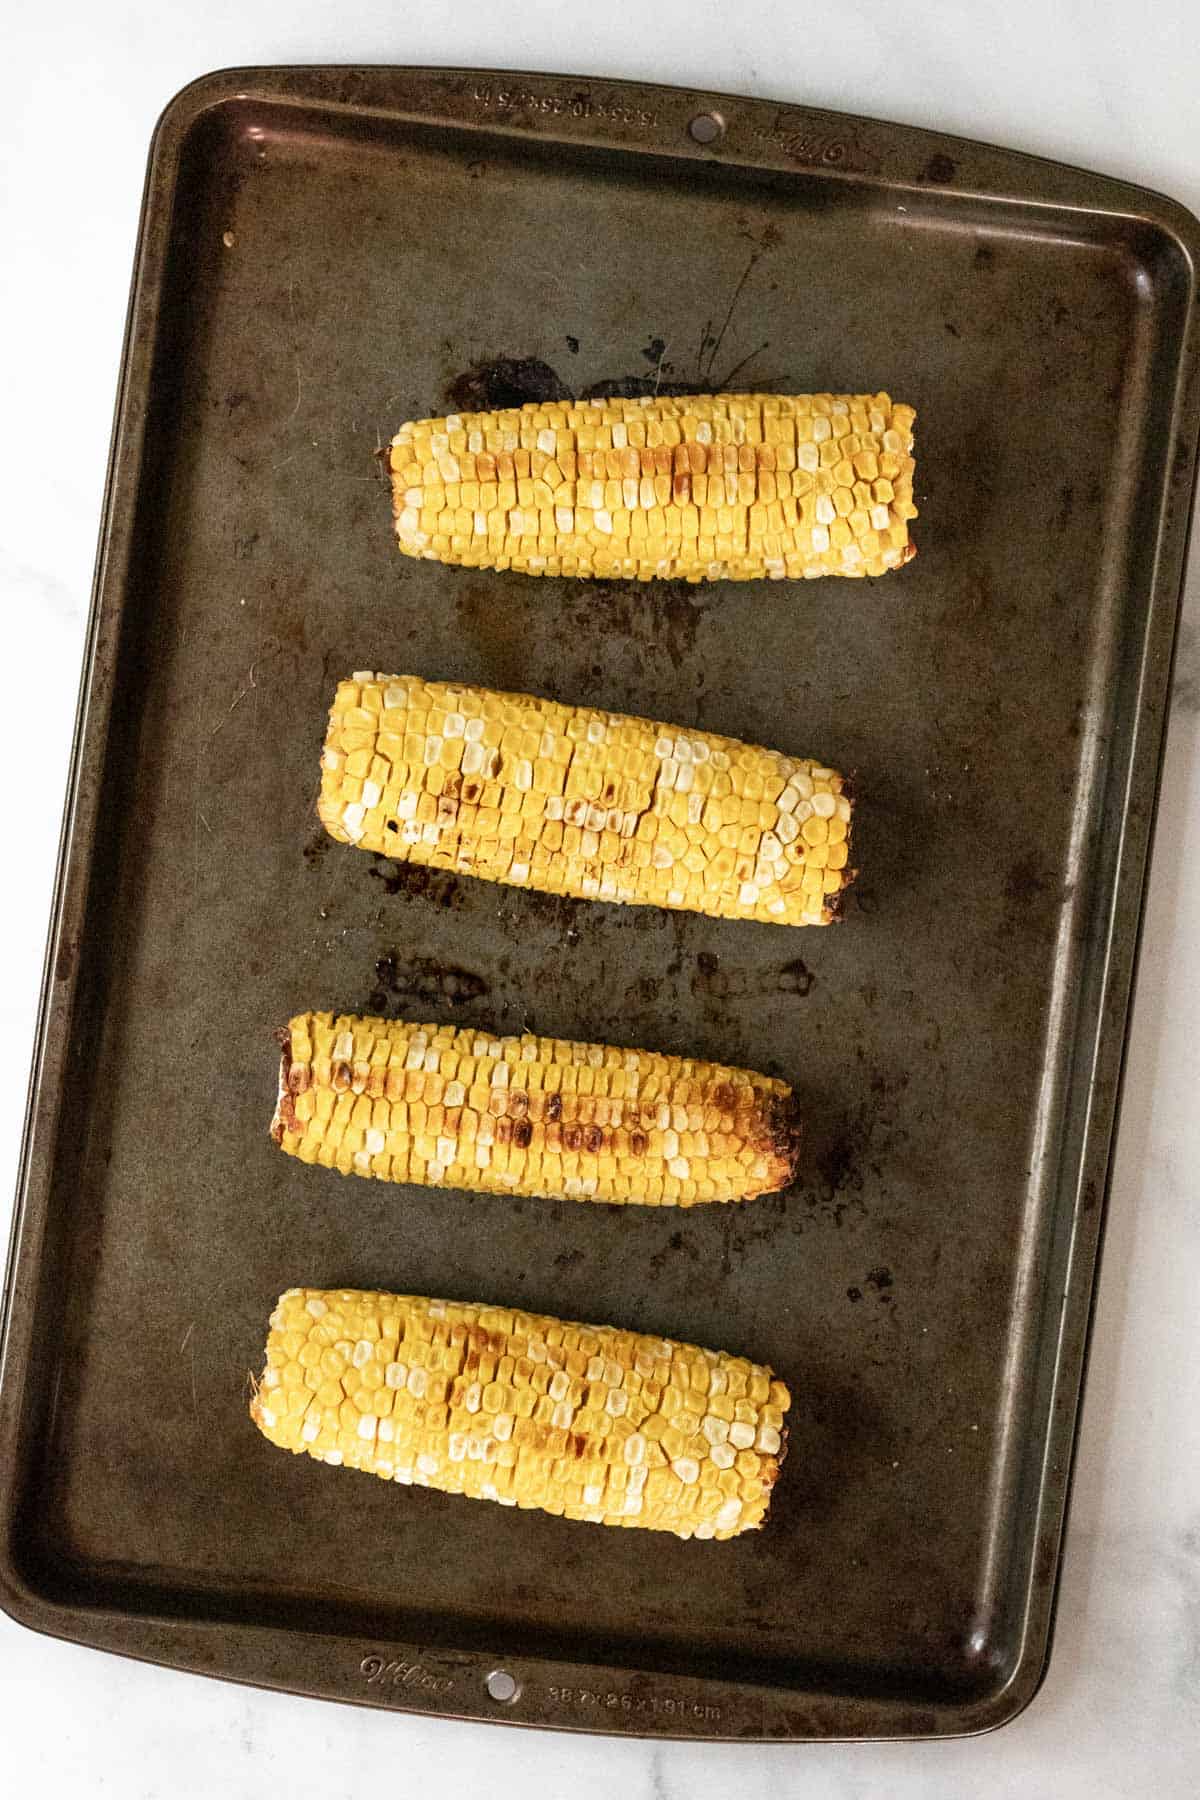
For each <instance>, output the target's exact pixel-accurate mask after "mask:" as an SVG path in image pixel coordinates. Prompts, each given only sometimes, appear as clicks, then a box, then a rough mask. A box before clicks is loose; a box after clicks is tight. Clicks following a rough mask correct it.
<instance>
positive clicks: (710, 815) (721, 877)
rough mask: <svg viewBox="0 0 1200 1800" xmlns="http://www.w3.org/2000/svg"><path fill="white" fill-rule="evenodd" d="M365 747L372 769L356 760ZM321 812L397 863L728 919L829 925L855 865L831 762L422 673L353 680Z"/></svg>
mask: <svg viewBox="0 0 1200 1800" xmlns="http://www.w3.org/2000/svg"><path fill="white" fill-rule="evenodd" d="M447 750H450V751H452V752H453V760H454V766H452V767H450V766H447V764H446V760H445V755H444V753H445V752H446V751H447ZM357 751H361V752H363V753H364V754H365V755H366V756H367V758H368V760H369V764H370V767H371V768H373V769H374V770H375V771H376V773H375V775H374V776H373V777H371V778H368V780H367V781H363V780H361V779H359V778H358V777H353V776H349V775H348V774H347V772H346V770H347V761H348V758H349V756H350V755H352V754H354V753H355V752H357ZM317 811H318V814H319V816H320V818H321V820H322V822H323V823H324V825H325V827H326V829H327V830H328V831H329V832H330V833H331V835H332V836H333V837H335V838H337V839H338V840H339V842H341V843H351V844H357V845H358V846H359V848H360V849H363V850H370V851H373V852H374V853H376V854H378V855H383V856H389V857H393V858H394V859H395V860H396V861H398V862H405V861H407V862H414V863H419V864H422V865H424V866H426V867H431V868H435V869H447V870H451V871H454V872H455V873H458V874H463V875H474V876H478V877H480V878H481V879H483V880H487V881H503V882H507V883H510V884H512V885H514V886H517V887H533V888H540V889H542V890H543V891H544V892H546V893H551V894H568V895H572V896H574V897H575V898H581V899H598V900H616V901H626V902H628V903H630V904H634V905H651V906H666V907H679V908H683V909H685V910H687V911H691V912H702V913H707V914H709V915H710V916H711V917H713V918H730V919H759V920H762V921H764V922H766V923H768V924H779V925H825V924H828V923H829V921H830V920H831V919H833V918H834V917H835V916H836V914H837V910H838V906H839V903H840V898H841V893H842V890H843V889H844V888H846V887H848V886H849V885H850V882H851V881H852V880H853V879H854V874H855V871H854V869H853V868H852V867H851V865H850V860H849V858H850V851H849V848H848V840H849V835H850V814H851V800H850V794H849V791H848V788H847V784H846V782H845V780H844V779H843V777H842V776H841V775H839V774H837V773H836V772H835V771H834V770H832V769H828V768H825V767H823V766H822V765H820V764H818V763H814V762H808V761H803V760H799V759H796V758H794V757H789V756H783V755H781V754H780V753H779V752H778V751H775V750H762V749H758V748H755V747H753V746H751V745H748V744H741V743H738V742H737V741H736V740H735V739H733V738H722V737H716V736H714V735H713V734H712V733H710V732H705V731H695V730H690V729H687V728H685V727H683V726H679V725H665V724H661V723H658V722H656V721H654V720H650V719H636V718H628V717H626V716H624V715H623V714H620V713H604V712H598V711H595V710H593V709H591V708H586V707H572V706H564V705H561V704H559V703H558V702H556V701H552V700H541V699H535V698H534V697H533V696H531V695H527V694H497V693H491V692H490V691H488V690H487V689H484V688H469V687H461V686H458V685H456V684H452V683H447V682H432V681H423V680H421V679H420V678H419V677H418V676H415V675H394V676H388V675H375V674H371V673H361V672H360V673H358V674H356V675H354V676H353V677H352V678H351V679H350V680H348V681H343V682H341V683H340V684H339V686H338V690H337V693H336V695H335V697H334V702H333V707H332V709H331V711H330V716H329V726H328V730H327V732H326V738H325V751H324V755H323V757H322V778H321V793H320V798H319V800H318V802H317ZM835 820H836V821H837V823H838V835H837V836H836V838H835V836H834V832H833V830H832V826H833V823H834V821H835ZM843 827H844V829H843ZM831 843H836V844H837V845H838V846H840V848H841V849H842V850H844V851H845V855H844V856H842V857H841V858H840V859H835V858H834V857H833V856H832V855H831V854H830V852H829V845H830V844H831ZM818 846H819V849H818ZM830 870H833V871H835V872H837V874H838V879H837V881H836V882H826V881H825V880H824V879H822V878H821V877H823V875H824V874H827V873H828V871H830ZM810 877H811V878H813V879H809V878H810Z"/></svg>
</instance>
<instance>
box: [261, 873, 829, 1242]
mask: <svg viewBox="0 0 1200 1800" xmlns="http://www.w3.org/2000/svg"><path fill="white" fill-rule="evenodd" d="M814 877H815V879H816V881H817V884H818V886H817V889H816V892H817V894H818V895H819V894H820V892H821V884H822V881H823V876H822V872H821V871H814ZM280 1036H281V1039H282V1041H283V1045H284V1048H283V1057H282V1061H281V1064H280V1074H279V1097H278V1100H277V1102H276V1107H275V1116H274V1118H273V1120H272V1122H271V1135H272V1137H273V1138H274V1140H275V1142H276V1143H277V1144H278V1145H279V1146H280V1148H281V1149H282V1150H284V1151H286V1152H287V1154H288V1155H289V1156H295V1157H297V1158H299V1159H300V1161H302V1162H313V1161H316V1160H321V1159H320V1156H319V1152H320V1151H321V1150H322V1149H323V1148H324V1147H325V1145H326V1144H327V1143H328V1142H329V1136H328V1128H327V1125H326V1123H325V1120H324V1119H323V1118H322V1117H321V1113H322V1111H325V1112H328V1111H329V1110H330V1107H331V1106H332V1105H333V1104H334V1102H335V1101H336V1104H337V1105H338V1106H344V1108H345V1115H346V1116H345V1122H344V1125H343V1127H342V1130H341V1133H340V1136H339V1138H338V1142H337V1160H336V1166H337V1167H338V1168H339V1169H341V1170H342V1171H343V1172H344V1173H348V1174H356V1175H367V1176H373V1177H374V1178H376V1179H377V1180H382V1181H400V1182H419V1183H421V1184H422V1185H426V1186H449V1187H456V1188H463V1189H467V1190H469V1191H475V1192H493V1193H509V1194H530V1195H538V1196H542V1197H545V1198H549V1199H567V1200H600V1201H605V1202H607V1203H609V1204H612V1203H616V1204H630V1205H636V1204H641V1205H649V1206H661V1205H680V1206H692V1205H695V1204H697V1203H699V1202H705V1201H732V1200H749V1199H753V1198H755V1197H756V1196H757V1195H759V1194H766V1193H773V1192H775V1191H777V1190H778V1189H780V1188H783V1187H786V1186H787V1185H788V1183H789V1182H790V1181H791V1180H792V1179H793V1177H794V1175H795V1171H796V1164H797V1159H798V1154H799V1141H800V1126H799V1120H798V1116H797V1112H796V1105H795V1098H794V1096H793V1094H792V1091H791V1089H790V1088H788V1087H787V1086H786V1085H785V1084H784V1083H783V1082H782V1081H776V1080H774V1079H772V1078H771V1077H769V1076H766V1075H757V1074H755V1073H753V1072H752V1071H750V1070H745V1069H733V1068H727V1067H725V1066H724V1065H723V1064H719V1063H705V1062H696V1061H693V1060H690V1059H689V1060H685V1059H683V1058H680V1057H677V1056H664V1055H659V1054H657V1053H655V1052H651V1051H646V1050H619V1049H615V1048H612V1047H610V1046H607V1045H602V1044H581V1043H571V1042H568V1041H567V1040H565V1039H562V1038H538V1037H533V1036H529V1035H527V1036H524V1037H519V1038H518V1037H507V1038H505V1037H492V1036H491V1035H490V1034H489V1033H487V1032H479V1031H474V1030H456V1029H455V1028H454V1027H453V1026H449V1025H413V1024H407V1023H404V1022H403V1021H400V1020H395V1019H371V1018H354V1017H346V1016H343V1017H336V1018H335V1017H334V1015H333V1014H331V1013H301V1014H299V1015H298V1016H297V1017H296V1018H294V1019H292V1020H290V1021H289V1023H288V1027H287V1030H286V1031H285V1032H282V1033H281V1034H280ZM398 1070H404V1071H405V1077H404V1093H403V1095H401V1093H400V1092H399V1087H400V1082H399V1079H398V1077H397V1075H396V1072H397V1071H398ZM468 1070H469V1077H470V1079H469V1083H468V1080H467V1079H466V1078H465V1074H464V1072H465V1071H468ZM410 1083H412V1084H414V1087H413V1088H412V1089H410V1087H409V1084H410ZM416 1083H419V1084H420V1092H421V1094H422V1095H423V1098H420V1099H418V1098H415V1084H416ZM618 1090H619V1091H618ZM323 1096H326V1097H327V1099H328V1104H327V1105H325V1106H324V1107H323V1106H322V1097H323ZM710 1119H711V1120H712V1125H711V1127H709V1129H711V1130H712V1132H713V1135H714V1137H717V1136H719V1138H720V1150H719V1152H718V1151H717V1150H716V1149H714V1147H713V1146H712V1145H711V1144H710V1143H709V1141H708V1137H707V1135H706V1131H705V1130H702V1129H701V1128H702V1126H704V1124H705V1121H707V1120H710ZM664 1121H665V1123H664Z"/></svg>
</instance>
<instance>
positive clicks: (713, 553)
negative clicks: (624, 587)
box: [389, 393, 916, 581]
mask: <svg viewBox="0 0 1200 1800" xmlns="http://www.w3.org/2000/svg"><path fill="white" fill-rule="evenodd" d="M914 419H915V414H914V412H913V409H912V407H910V406H901V405H895V404H893V402H892V400H891V398H890V396H889V395H888V394H884V393H880V394H810V395H784V396H781V395H770V394H718V395H716V396H712V397H709V396H698V395H686V394H685V395H682V396H679V397H674V396H672V397H665V396H662V395H649V396H645V397H642V398H640V399H632V400H609V401H606V402H604V405H603V407H600V406H590V407H589V406H583V407H578V406H575V405H574V404H573V403H571V402H568V401H563V402H559V401H547V402H545V403H539V404H536V405H530V406H525V407H522V408H520V409H518V410H513V411H508V412H504V413H497V412H481V413H456V414H450V415H448V416H447V417H445V418H440V419H420V420H415V421H412V422H410V423H409V424H406V425H402V426H401V427H400V430H399V431H398V432H397V434H396V436H395V437H394V438H393V440H392V445H391V451H390V459H389V461H390V468H391V479H392V500H393V511H394V516H395V525H396V536H397V539H398V541H399V544H400V548H401V549H402V550H403V551H404V552H405V554H406V555H409V556H417V557H425V558H435V559H438V560H441V561H443V562H455V563H461V564H463V565H464V566H465V567H467V568H504V569H509V568H511V569H517V570H520V571H523V572H524V573H526V574H530V575H545V574H559V573H561V574H568V573H569V574H572V575H576V576H585V577H586V576H593V575H604V576H606V577H617V578H624V579H628V580H638V581H649V580H653V579H654V578H656V577H665V578H667V579H672V580H680V579H682V580H685V581H713V580H730V581H749V580H755V579H759V578H762V577H766V578H768V579H775V580H783V579H786V578H789V577H794V576H797V575H810V576H811V575H844V576H863V575H882V574H883V573H884V572H885V570H887V569H889V568H897V567H899V566H900V565H901V564H902V563H905V562H907V561H909V559H910V558H911V557H913V556H914V555H915V554H916V547H915V545H914V544H913V543H912V541H911V539H910V537H909V535H908V528H907V522H908V520H910V519H912V518H915V517H916V508H915V506H914V505H913V503H912V475H913V459H912V455H911V451H912V443H913V437H912V427H913V422H914ZM852 430H853V435H850V434H851V431H852ZM526 438H527V439H528V442H529V445H530V446H531V448H526V447H524V444H523V443H522V444H521V446H520V447H518V448H514V449H512V450H508V449H505V448H502V446H503V445H505V444H506V443H509V442H511V441H512V440H513V439H517V440H522V439H526ZM472 445H476V446H485V447H484V448H476V449H472V448H471V446H472ZM493 445H494V446H495V448H493ZM672 445H674V446H676V449H675V451H674V453H672V451H671V449H670V448H669V446H672ZM851 445H853V446H856V448H854V449H853V451H851V450H850V446H851ZM546 446H552V447H550V448H547V447H546ZM649 446H654V447H653V448H651V447H649ZM647 459H649V460H647ZM792 470H795V471H796V474H795V477H794V480H793V478H791V477H790V476H789V474H788V473H787V472H788V471H792ZM576 471H577V472H578V478H577V479H574V477H575V475H576ZM814 474H818V481H819V482H820V480H822V479H823V480H825V481H826V482H827V484H828V485H827V486H826V487H825V488H824V489H822V488H821V487H820V485H818V489H817V492H818V496H819V499H818V505H820V501H821V500H822V499H829V497H830V495H832V501H831V504H830V505H829V507H828V508H825V507H821V510H820V511H818V513H817V514H816V515H815V523H814V518H813V517H812V516H810V515H808V514H802V513H800V512H798V511H796V510H795V508H794V502H793V506H792V510H791V511H789V512H788V513H786V514H785V513H783V512H782V511H779V510H778V508H777V507H776V504H775V503H776V501H777V499H778V498H781V497H782V498H787V499H789V500H790V499H791V497H792V495H795V496H803V495H806V494H808V493H809V492H810V490H811V488H812V483H813V476H814ZM856 475H857V476H858V477H859V480H860V484H861V483H863V482H873V483H874V484H875V489H874V499H873V506H874V507H875V508H877V507H878V506H880V505H883V506H885V507H886V506H887V505H888V504H890V505H891V507H892V515H891V517H890V519H889V522H888V540H887V545H886V548H887V552H888V554H887V555H886V557H885V555H884V554H883V550H882V548H881V546H880V542H879V537H878V535H877V534H878V532H879V531H880V530H881V529H882V528H881V527H879V526H874V527H872V525H871V523H870V521H869V519H868V518H867V517H866V516H865V512H864V508H863V507H859V508H855V509H852V505H851V488H852V486H853V478H854V476H856ZM497 476H499V478H500V479H499V481H497V480H496V477H497ZM797 484H798V485H797ZM789 488H790V489H791V493H790V494H789ZM810 504H811V503H810ZM826 511H828V512H829V513H830V515H831V516H830V517H828V518H827V517H825V516H824V514H825V512H826ZM769 513H770V514H771V516H770V517H768V514H769ZM843 515H847V516H846V530H845V531H843V530H841V529H839V530H837V531H834V530H833V529H831V527H832V526H833V523H834V518H835V517H840V516H843ZM768 533H769V534H770V535H768ZM789 558H790V559H791V560H790V561H789Z"/></svg>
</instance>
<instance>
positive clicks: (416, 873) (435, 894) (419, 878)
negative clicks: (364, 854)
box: [367, 855, 464, 912]
mask: <svg viewBox="0 0 1200 1800" xmlns="http://www.w3.org/2000/svg"><path fill="white" fill-rule="evenodd" d="M367 873H368V874H369V875H373V876H374V877H375V879H376V880H377V881H381V882H382V883H383V888H384V892H385V893H387V894H391V895H393V896H395V895H403V897H404V898H405V899H407V900H420V901H421V902H422V903H423V904H424V905H432V906H441V907H444V908H445V909H446V911H447V912H457V911H458V910H459V909H460V908H461V907H462V906H463V904H464V895H463V889H462V883H461V881H460V880H459V878H458V876H457V875H452V874H451V873H450V872H449V871H448V870H446V869H427V868H424V867H423V866H422V865H421V864H420V863H401V862H393V861H392V859H391V857H389V856H378V855H376V857H375V859H374V863H373V866H372V867H371V868H370V869H368V871H367Z"/></svg>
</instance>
